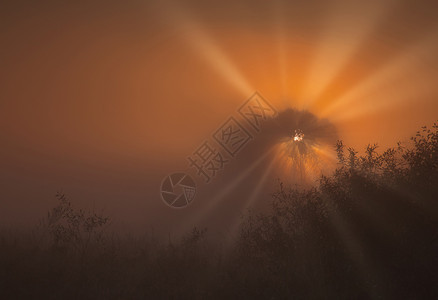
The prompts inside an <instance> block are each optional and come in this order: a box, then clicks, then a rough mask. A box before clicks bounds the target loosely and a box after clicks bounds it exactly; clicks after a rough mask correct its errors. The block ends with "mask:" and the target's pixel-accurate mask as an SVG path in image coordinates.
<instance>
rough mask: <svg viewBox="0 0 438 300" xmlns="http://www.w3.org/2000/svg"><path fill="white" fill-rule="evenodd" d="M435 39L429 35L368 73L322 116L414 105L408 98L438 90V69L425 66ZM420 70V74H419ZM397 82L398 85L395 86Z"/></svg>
mask: <svg viewBox="0 0 438 300" xmlns="http://www.w3.org/2000/svg"><path fill="white" fill-rule="evenodd" d="M432 42H433V39H432V38H431V37H429V38H427V39H426V40H424V41H423V42H421V43H418V44H416V45H414V46H412V47H410V48H409V49H408V50H407V51H405V52H404V53H403V55H400V56H399V57H398V58H397V59H396V60H394V61H392V62H391V63H389V64H387V65H386V66H385V67H384V68H382V69H380V70H379V71H378V72H377V73H376V74H375V75H374V76H373V77H369V78H368V79H367V80H366V81H363V82H362V83H361V84H360V85H358V86H356V87H355V88H354V89H351V90H350V91H349V92H348V93H347V94H345V95H343V96H342V97H341V98H339V99H336V100H335V101H332V103H331V105H330V106H328V107H327V108H326V109H324V110H323V111H322V112H321V113H320V116H321V117H329V118H330V119H331V120H332V121H342V120H348V119H351V118H355V117H358V116H360V115H364V114H370V113H373V112H376V111H379V110H382V109H388V108H390V107H393V106H394V105H412V104H413V102H411V101H406V100H408V99H410V98H413V97H416V98H420V96H421V95H423V96H427V95H429V94H430V93H432V92H436V90H437V86H436V84H435V80H434V78H435V76H436V70H434V69H431V70H428V72H425V70H424V67H425V63H426V62H427V61H428V60H429V59H431V58H432V57H433V56H434V54H435V52H436V51H437V50H438V49H437V46H436V45H434V44H433V43H432ZM420 70H421V71H422V72H421V76H418V75H417V74H420ZM403 83H405V84H403ZM395 86H397V89H395V88H394V87H395ZM424 98H426V97H424ZM415 103H416V104H418V102H415Z"/></svg>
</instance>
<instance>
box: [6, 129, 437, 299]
mask: <svg viewBox="0 0 438 300" xmlns="http://www.w3.org/2000/svg"><path fill="white" fill-rule="evenodd" d="M335 147H336V151H337V157H338V163H339V165H338V168H337V169H336V170H335V171H334V172H333V174H332V175H330V176H322V177H321V178H320V181H319V184H318V185H315V186H314V187H313V188H310V189H299V188H297V187H289V186H287V184H285V183H283V182H281V181H279V184H278V188H277V190H276V191H275V192H274V193H273V195H272V201H271V204H272V205H271V210H270V211H269V212H267V213H264V214H262V213H258V214H255V213H249V214H248V215H246V217H245V219H244V220H243V221H242V224H241V227H240V234H239V236H238V238H237V240H236V242H235V244H234V246H233V247H232V248H231V250H229V251H228V252H224V251H222V250H221V245H219V244H218V243H217V242H216V241H212V240H210V239H209V237H208V234H207V230H206V229H199V228H194V229H193V231H192V232H190V233H189V234H187V235H186V236H185V237H184V238H182V239H181V240H179V241H176V242H173V241H170V240H169V242H168V243H167V244H165V243H159V242H157V241H156V240H155V238H154V237H145V238H131V237H117V236H114V235H109V234H106V233H105V231H104V229H105V228H106V225H107V224H108V222H109V219H108V218H107V217H105V216H103V215H100V214H95V213H85V212H84V211H82V210H74V209H73V208H72V204H71V202H70V201H69V200H68V199H67V197H66V196H65V195H63V194H58V195H57V199H58V201H59V202H58V205H57V206H56V207H55V208H54V209H53V210H51V211H50V212H49V214H48V216H47V218H46V220H45V221H44V222H43V225H44V226H43V227H42V228H43V229H44V231H45V232H47V233H48V236H49V243H50V245H51V246H50V247H41V243H40V240H39V239H34V238H33V237H32V236H30V237H29V236H28V237H26V236H23V235H21V236H6V235H5V234H2V236H1V239H0V243H1V244H0V245H1V247H0V251H1V252H0V293H1V295H0V296H1V298H3V299H8V298H10V299H17V298H30V297H32V298H35V297H41V298H46V299H59V298H65V299H78V298H81V299H91V298H93V299H145V298H150V299H186V298H190V299H224V298H231V299H235V298H245V299H246V298H251V299H252V298H255V299H290V298H297V299H308V298H317V299H328V298H330V299H331V298H335V299H369V298H378V299H381V298H385V299H405V298H408V299H432V298H436V297H437V296H438V287H437V285H436V283H437V282H438V256H437V255H436V254H437V253H438V230H437V229H438V172H437V169H438V126H437V124H434V125H433V127H432V128H431V129H428V128H426V127H423V128H422V129H421V131H419V132H418V133H417V135H416V136H415V137H413V138H412V145H409V146H406V145H402V144H400V143H399V144H397V146H396V147H394V148H390V149H387V150H385V151H383V152H381V153H379V152H378V151H377V150H378V147H377V145H368V146H367V147H366V148H365V151H364V154H363V155H360V154H359V152H358V151H356V150H355V149H352V148H348V147H346V146H345V145H344V144H343V142H342V141H338V142H337V144H336V146H335ZM60 250H61V251H60Z"/></svg>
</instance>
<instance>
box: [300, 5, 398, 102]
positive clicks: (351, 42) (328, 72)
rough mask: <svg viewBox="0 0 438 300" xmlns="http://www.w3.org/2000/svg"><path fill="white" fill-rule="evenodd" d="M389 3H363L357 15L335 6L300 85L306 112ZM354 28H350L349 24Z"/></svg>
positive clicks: (354, 10) (351, 9) (352, 8)
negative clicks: (352, 24) (305, 76)
mask: <svg viewBox="0 0 438 300" xmlns="http://www.w3.org/2000/svg"><path fill="white" fill-rule="evenodd" d="M390 2H392V1H386V3H384V5H382V3H377V4H376V3H367V5H365V6H362V7H361V9H360V11H358V10H357V7H356V6H354V5H353V4H352V3H351V4H345V3H344V2H343V3H338V4H339V5H334V6H333V9H332V15H331V16H329V17H328V18H329V20H328V21H327V24H326V26H325V28H326V33H325V34H324V35H323V37H322V38H321V40H320V42H319V43H318V45H316V46H315V47H316V51H317V53H316V54H315V58H314V60H313V62H312V64H311V66H310V67H309V75H308V77H307V78H306V81H305V83H304V87H303V89H304V92H303V97H304V98H305V100H306V104H305V105H306V106H307V108H309V107H311V106H312V104H313V102H314V101H315V99H317V98H318V96H319V95H320V94H321V92H322V91H323V90H324V89H325V88H326V87H327V86H328V85H329V84H330V82H331V80H333V78H334V77H335V76H336V74H337V73H338V72H339V71H340V70H341V69H342V67H343V66H344V65H345V64H346V63H348V61H349V60H350V59H351V58H352V56H353V54H354V52H355V51H356V50H357V49H358V48H360V46H361V43H362V42H363V41H364V40H366V39H367V37H368V36H369V35H370V34H371V33H372V31H373V29H374V28H375V27H376V26H377V25H378V24H379V22H380V20H381V19H382V18H383V17H384V16H385V13H386V12H387V11H388V9H389V7H390ZM353 20H354V22H355V24H356V26H350V25H349V24H351V23H352V22H353Z"/></svg>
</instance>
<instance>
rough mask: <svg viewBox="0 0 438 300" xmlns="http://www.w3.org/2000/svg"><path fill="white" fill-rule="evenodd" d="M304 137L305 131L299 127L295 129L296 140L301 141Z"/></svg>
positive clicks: (294, 138)
mask: <svg viewBox="0 0 438 300" xmlns="http://www.w3.org/2000/svg"><path fill="white" fill-rule="evenodd" d="M303 138H304V133H303V132H302V131H301V130H300V129H298V130H295V136H294V137H293V140H294V142H301V141H302V140H303Z"/></svg>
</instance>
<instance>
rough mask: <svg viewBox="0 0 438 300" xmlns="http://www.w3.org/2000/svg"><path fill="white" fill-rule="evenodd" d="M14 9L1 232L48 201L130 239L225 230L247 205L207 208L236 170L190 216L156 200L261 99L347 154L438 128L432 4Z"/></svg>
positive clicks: (50, 4)
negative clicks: (231, 120) (101, 213)
mask: <svg viewBox="0 0 438 300" xmlns="http://www.w3.org/2000/svg"><path fill="white" fill-rule="evenodd" d="M9 2H10V3H5V1H3V2H2V4H0V20H1V21H0V22H1V25H2V26H1V27H0V40H1V47H0V157H1V159H0V225H1V226H19V225H22V224H33V223H34V222H35V221H36V220H37V219H39V218H41V217H43V216H44V215H45V213H46V211H47V209H48V208H50V207H51V206H53V205H54V204H55V199H54V194H55V193H56V191H64V192H65V193H67V195H68V196H69V197H71V198H72V200H73V202H74V204H75V205H77V207H84V208H92V207H95V208H96V209H98V210H99V209H104V210H105V212H107V213H108V214H110V215H111V216H113V218H114V219H117V222H118V223H119V224H125V225H126V228H128V229H129V230H131V229H135V230H139V231H141V230H145V231H147V230H149V229H150V228H151V226H153V227H154V228H160V229H159V230H164V231H171V232H174V231H177V230H178V229H180V227H181V226H182V225H184V226H190V225H191V224H192V223H193V222H195V220H198V219H200V218H201V219H202V218H206V219H210V220H213V219H215V218H216V219H217V220H219V221H217V223H218V224H219V223H220V220H224V221H223V222H224V223H226V224H229V220H234V218H235V215H236V214H237V213H238V211H239V210H240V209H242V207H244V205H243V206H242V205H240V206H239V207H238V208H237V207H235V206H234V205H233V202H232V200H235V199H234V198H230V197H228V198H227V197H223V198H221V199H220V200H217V201H219V202H220V201H223V202H224V203H227V204H224V205H223V206H222V208H221V205H220V203H219V204H218V206H214V207H210V205H209V204H211V203H212V202H211V201H210V198H209V197H212V195H215V194H217V193H218V192H219V191H221V190H224V187H226V186H227V182H228V181H227V180H226V179H227V177H226V176H231V177H232V176H237V175H238V174H239V171H241V170H243V169H239V167H236V166H241V165H242V166H243V165H245V164H246V162H245V163H244V162H243V161H245V158H244V157H243V156H242V157H240V158H239V157H237V158H236V159H235V161H233V162H231V163H232V164H233V163H234V164H235V166H234V167H231V166H230V167H229V169H228V172H225V173H224V174H222V175H221V176H222V177H223V178H222V177H221V178H222V179H220V178H218V179H217V181H216V182H213V183H212V184H211V185H209V186H207V187H204V188H203V189H204V190H200V194H199V195H200V196H199V197H197V198H196V199H195V200H194V202H193V204H192V205H191V206H189V207H187V208H186V209H183V210H174V209H171V208H169V207H167V206H165V205H164V204H163V203H162V201H161V199H160V196H159V188H160V184H161V180H162V179H163V177H164V176H165V175H167V174H169V173H172V172H174V171H178V170H186V169H187V168H188V163H187V160H186V157H187V156H188V155H190V154H191V153H192V152H193V151H194V150H195V149H196V148H197V147H198V146H199V145H200V144H201V143H202V142H203V141H204V140H205V139H208V138H209V137H211V134H212V133H213V132H214V131H215V130H216V129H217V128H218V127H219V126H220V125H221V124H222V123H223V122H225V121H226V120H227V118H228V117H230V116H232V115H235V114H236V112H237V109H238V108H239V106H240V105H241V104H243V102H244V101H245V100H246V99H248V98H249V97H250V96H251V95H252V94H253V93H254V92H255V91H259V92H260V93H261V95H263V96H264V97H265V98H266V99H268V100H269V101H270V102H271V103H272V105H274V106H275V108H276V109H277V110H278V111H283V110H285V109H287V108H293V109H296V110H306V111H309V112H310V113H312V114H313V115H314V116H316V117H317V118H321V119H322V118H326V119H327V120H328V121H329V122H330V123H331V124H333V125H334V126H335V127H336V129H337V135H338V136H339V138H341V139H343V140H344V141H345V143H347V144H348V145H351V146H354V147H357V148H363V147H364V146H365V145H366V144H367V143H374V142H377V143H379V144H381V145H382V146H391V145H394V143H395V142H397V141H399V140H402V141H405V140H407V138H408V137H409V136H410V135H412V134H414V133H415V131H416V130H417V129H418V128H419V127H420V126H422V125H431V124H432V123H433V121H435V120H436V119H437V117H438V114H437V113H438V85H437V84H436V81H437V78H438V77H437V72H438V57H437V55H436V53H438V52H437V51H438V18H437V17H436V16H437V15H436V12H437V8H438V7H437V5H436V4H434V2H433V1H430V2H425V1H423V2H422V1H403V0H380V1H351V0H350V1H229V3H224V2H223V1H222V3H220V2H218V1H215V2H213V1H200V0H199V1H177V2H175V1H155V2H154V1H87V2H86V3H79V2H78V1H71V3H66V2H67V1H9ZM239 159H240V162H239ZM263 166H264V167H263V168H267V167H268V165H267V164H265V165H263ZM231 170H234V172H231ZM249 178H250V179H248V178H247V179H245V180H247V181H246V182H247V183H246V184H247V185H248V186H251V185H252V187H251V188H249V191H250V192H249V195H252V194H253V193H255V192H254V190H256V192H257V189H256V187H257V184H259V181H257V180H258V179H257V180H256V179H254V180H256V181H251V180H252V179H251V177H249ZM265 183H266V184H267V185H268V186H273V184H274V183H273V182H271V181H270V180H267V182H265ZM240 184H241V185H242V187H243V186H246V185H245V184H244V183H239V185H238V188H237V189H238V190H239V186H240ZM247 190H248V189H243V188H242V189H240V194H239V197H243V198H245V197H246V196H245V195H248V192H247ZM212 191H213V192H212ZM258 192H260V193H262V192H261V190H260V191H258ZM205 195H208V196H205ZM262 198H263V197H262ZM264 198H266V197H264ZM230 199H231V200H230ZM209 201H210V202H209ZM241 201H243V202H245V201H244V200H241ZM231 216H232V217H231ZM227 230H228V229H227ZM225 231H226V230H225Z"/></svg>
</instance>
